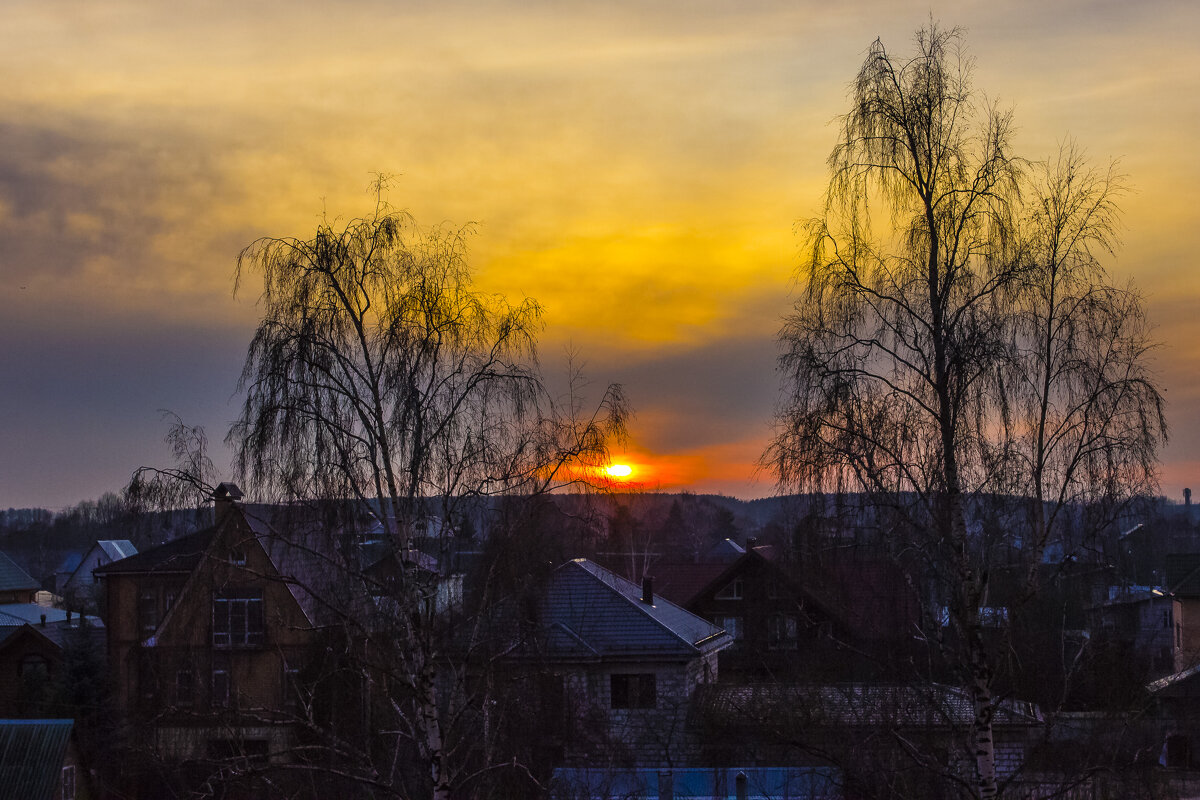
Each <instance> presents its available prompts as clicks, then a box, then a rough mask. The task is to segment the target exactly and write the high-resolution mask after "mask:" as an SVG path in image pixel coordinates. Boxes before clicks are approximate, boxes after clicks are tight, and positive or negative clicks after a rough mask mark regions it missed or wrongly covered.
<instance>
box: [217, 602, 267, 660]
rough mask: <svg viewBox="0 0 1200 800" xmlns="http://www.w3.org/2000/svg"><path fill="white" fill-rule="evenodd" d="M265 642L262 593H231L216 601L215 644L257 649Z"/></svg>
mask: <svg viewBox="0 0 1200 800" xmlns="http://www.w3.org/2000/svg"><path fill="white" fill-rule="evenodd" d="M262 643H263V601H262V592H261V591H241V592H230V593H227V594H224V595H218V596H216V597H214V598H213V645H214V646H216V647H258V646H260V645H261V644H262Z"/></svg>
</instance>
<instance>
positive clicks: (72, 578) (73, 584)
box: [57, 539, 137, 611]
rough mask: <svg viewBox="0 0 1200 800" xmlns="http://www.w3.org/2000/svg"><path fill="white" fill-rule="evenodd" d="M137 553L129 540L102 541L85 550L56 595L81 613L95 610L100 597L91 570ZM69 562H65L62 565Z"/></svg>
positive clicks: (59, 585)
mask: <svg viewBox="0 0 1200 800" xmlns="http://www.w3.org/2000/svg"><path fill="white" fill-rule="evenodd" d="M136 553H137V548H136V547H134V546H133V542H131V541H129V540H128V539H101V540H99V541H97V542H96V543H95V544H93V545H92V546H91V547H90V548H88V550H87V552H85V553H84V554H83V555H81V556H79V557H78V559H77V560H76V559H71V560H75V561H76V563H75V565H74V567H73V568H72V569H71V572H70V574H69V575H67V577H66V578H65V579H64V580H62V581H61V582H60V583H59V584H58V587H57V591H58V594H59V595H61V596H62V597H63V599H64V602H65V603H66V605H67V606H69V607H70V608H74V609H76V610H80V611H94V610H96V609H97V608H98V607H99V606H98V601H99V598H98V597H97V596H96V595H97V591H98V585H97V580H96V577H95V576H94V575H92V570H94V569H96V568H97V567H103V566H104V565H105V564H111V563H112V562H114V561H120V560H121V559H123V558H129V557H130V556H132V555H135V554H136ZM67 563H70V561H64V566H65V564H67Z"/></svg>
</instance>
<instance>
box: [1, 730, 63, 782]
mask: <svg viewBox="0 0 1200 800" xmlns="http://www.w3.org/2000/svg"><path fill="white" fill-rule="evenodd" d="M72 725H74V721H73V720H69V719H3V720H0V798H4V800H8V798H12V800H16V799H17V798H21V800H51V798H52V797H53V795H54V790H55V789H57V788H58V781H59V775H60V773H61V771H62V766H63V759H64V758H65V757H66V754H67V744H68V742H69V741H70V739H71V726H72Z"/></svg>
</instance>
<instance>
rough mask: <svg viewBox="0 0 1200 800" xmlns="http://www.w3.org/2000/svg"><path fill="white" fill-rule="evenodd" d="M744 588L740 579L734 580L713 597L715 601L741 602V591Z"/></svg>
mask: <svg viewBox="0 0 1200 800" xmlns="http://www.w3.org/2000/svg"><path fill="white" fill-rule="evenodd" d="M744 588H745V586H744V584H743V582H742V579H741V578H734V579H733V580H732V581H730V582H729V583H727V584H725V588H723V589H722V590H721V591H719V592H717V593H716V594H715V595H713V597H714V598H715V599H717V600H741V599H742V597H743V594H742V592H743V589H744Z"/></svg>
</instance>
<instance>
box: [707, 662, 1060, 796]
mask: <svg viewBox="0 0 1200 800" xmlns="http://www.w3.org/2000/svg"><path fill="white" fill-rule="evenodd" d="M696 714H697V721H698V725H700V726H702V727H703V729H704V730H705V732H706V737H705V741H706V742H707V747H706V748H705V753H704V757H705V758H706V759H708V760H709V761H710V762H711V763H713V764H731V763H732V764H787V765H791V766H793V767H800V766H809V767H819V766H826V767H834V768H837V769H838V770H840V771H841V772H842V774H843V775H844V777H845V782H844V783H843V784H842V786H841V787H840V788H841V790H842V791H843V792H844V796H846V797H857V796H865V797H871V796H893V795H896V794H898V795H900V796H929V797H937V796H942V795H941V794H940V792H941V791H942V790H943V789H944V787H945V786H946V785H947V783H951V784H953V783H956V782H965V781H969V780H970V779H971V777H972V776H973V774H974V769H975V765H974V752H973V746H972V742H973V739H972V736H971V727H972V723H973V721H974V716H975V715H974V707H973V705H972V700H971V697H970V694H969V692H967V691H966V690H964V689H961V688H959V687H954V686H947V685H944V684H939V683H931V682H924V683H911V684H877V683H872V684H862V683H846V684H836V685H835V684H826V685H790V686H789V685H780V684H745V685H716V686H709V687H704V689H703V690H702V691H701V692H700V693H699V695H698V697H697V699H696ZM1044 727H1045V721H1044V720H1043V719H1042V717H1041V714H1040V713H1039V712H1038V711H1037V709H1036V708H1034V707H1033V706H1031V705H1029V704H1026V703H1018V702H1015V701H1011V700H1003V701H999V702H998V703H997V705H996V707H995V710H994V716H993V719H992V735H993V746H994V748H995V763H996V772H997V777H998V778H1000V779H1001V780H1004V779H1006V778H1009V777H1011V776H1013V775H1015V774H1017V773H1018V772H1019V771H1020V770H1021V769H1022V767H1023V765H1024V763H1025V760H1026V758H1027V756H1028V755H1029V753H1030V752H1031V750H1032V748H1033V746H1034V745H1035V744H1036V743H1037V742H1038V741H1039V735H1040V732H1041V731H1042V729H1043V728H1044ZM914 753H916V754H919V755H917V756H914ZM931 755H932V756H934V757H935V758H930V756H931ZM947 777H950V778H951V780H950V781H947ZM964 785H965V784H964Z"/></svg>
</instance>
